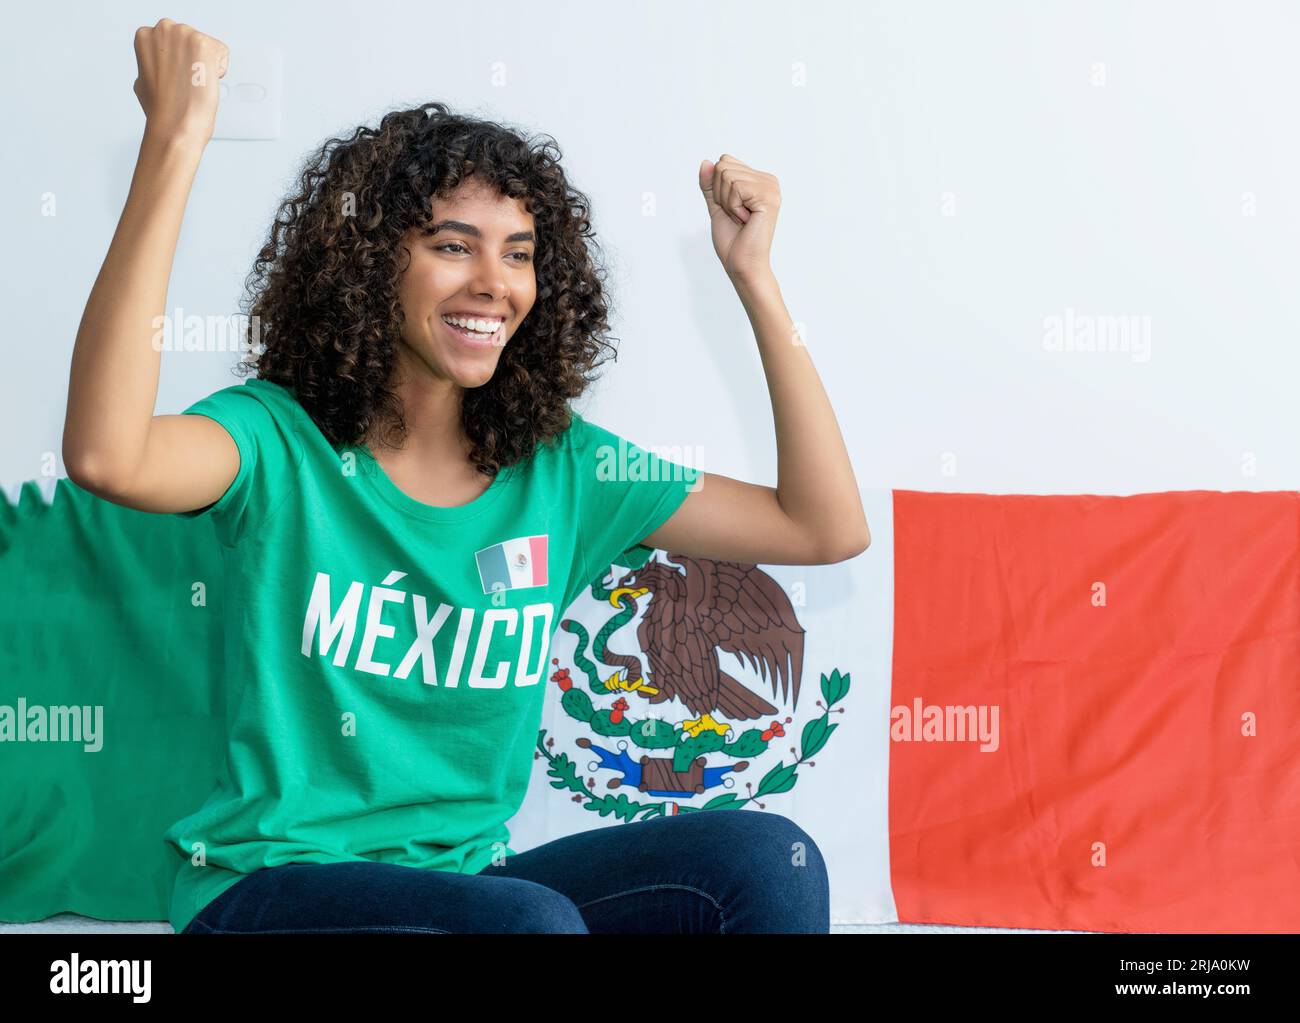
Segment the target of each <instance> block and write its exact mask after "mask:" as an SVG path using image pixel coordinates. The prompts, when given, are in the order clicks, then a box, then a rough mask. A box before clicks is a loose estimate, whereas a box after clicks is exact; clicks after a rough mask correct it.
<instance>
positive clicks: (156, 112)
mask: <svg viewBox="0 0 1300 1023" xmlns="http://www.w3.org/2000/svg"><path fill="white" fill-rule="evenodd" d="M135 52H136V61H137V63H138V65H139V78H137V80H136V83H135V93H136V96H137V97H139V100H140V105H141V106H142V107H143V108H144V112H145V118H146V122H145V131H144V137H143V139H142V140H141V143H140V153H139V156H138V157H137V159H136V166H135V174H134V176H133V177H132V179H131V189H130V192H129V194H128V195H127V200H126V206H125V207H124V208H123V210H122V216H121V218H120V219H119V220H118V224H117V231H116V232H115V233H114V235H113V241H112V243H111V244H110V246H109V249H108V255H107V256H106V257H105V258H104V265H103V266H102V267H101V268H100V271H99V277H98V278H96V280H95V286H94V288H93V289H92V290H91V292H90V298H89V299H88V300H87V302H86V310H85V312H84V313H83V314H82V318H81V325H80V327H79V328H78V330H77V340H76V344H75V346H74V348H73V352H72V370H71V374H70V378H69V382H68V406H67V412H66V415H65V417H64V424H63V462H64V465H65V467H66V469H67V472H68V477H69V478H70V479H71V480H72V481H73V482H74V483H76V484H77V485H78V486H81V487H83V488H85V489H86V490H89V491H91V492H92V493H95V494H97V495H99V496H100V497H103V498H105V499H107V500H110V501H113V502H115V503H117V504H122V505H126V506H127V507H131V508H138V509H140V510H142V511H153V512H178V511H189V510H192V509H195V508H202V507H204V506H206V505H209V504H211V503H212V502H214V501H216V500H217V499H218V498H219V497H221V495H222V494H223V493H225V491H226V489H227V488H228V487H229V486H230V484H231V482H232V481H233V480H234V479H235V476H236V474H237V473H238V471H239V450H238V448H237V447H236V446H235V442H234V440H233V439H232V438H231V436H230V434H228V433H227V432H226V431H225V429H224V428H222V427H221V426H220V425H219V424H218V423H216V422H214V421H213V420H211V419H208V418H206V417H204V416H187V415H163V416H155V415H154V406H155V404H156V402H157V399H158V376H159V368H160V364H161V359H162V353H161V351H160V350H159V349H158V348H155V347H154V336H155V333H157V327H156V326H155V320H156V319H157V318H159V317H162V316H163V315H164V314H165V307H166V302H167V284H168V280H169V278H170V277H171V266H172V260H173V258H174V256H175V253H176V240H177V238H178V236H179V235H180V228H181V220H182V218H183V217H184V214H185V203H186V201H187V199H188V198H189V193H190V187H191V185H192V184H193V181H194V174H195V172H196V171H197V169H198V165H199V161H200V159H201V158H202V156H203V150H204V148H205V147H206V145H207V142H208V140H209V139H210V138H211V137H212V130H213V127H214V125H215V121H216V113H217V97H218V89H219V79H220V77H221V76H222V75H224V74H225V65H226V60H227V57H228V54H229V50H228V49H227V47H226V46H225V45H224V44H223V43H221V42H220V41H218V40H216V39H213V38H211V37H210V36H205V35H203V34H202V33H201V32H198V31H196V30H195V29H192V28H190V27H189V26H188V25H183V24H180V23H178V22H174V21H170V20H168V19H166V18H164V19H163V20H162V21H160V22H158V24H157V25H155V26H154V27H153V28H141V29H139V30H138V31H137V32H136V36H135ZM159 322H160V321H159Z"/></svg>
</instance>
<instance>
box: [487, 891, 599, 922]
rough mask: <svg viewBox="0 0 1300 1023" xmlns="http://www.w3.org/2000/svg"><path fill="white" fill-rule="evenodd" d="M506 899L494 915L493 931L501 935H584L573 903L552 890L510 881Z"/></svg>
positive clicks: (501, 902)
mask: <svg viewBox="0 0 1300 1023" xmlns="http://www.w3.org/2000/svg"><path fill="white" fill-rule="evenodd" d="M511 880H512V881H513V884H512V885H511V887H512V889H513V890H512V891H511V892H510V897H509V898H503V899H501V900H500V903H499V905H498V907H497V908H496V910H495V912H494V913H493V917H492V930H494V931H500V932H501V933H503V934H586V933H588V932H587V925H586V923H584V922H583V919H582V914H581V913H580V912H578V907H577V906H576V905H574V903H573V900H572V899H570V898H569V897H568V896H566V895H564V894H563V893H561V892H557V891H555V889H553V888H547V887H546V886H545V885H540V884H536V883H534V882H532V881H524V880H521V879H517V878H512V879H511Z"/></svg>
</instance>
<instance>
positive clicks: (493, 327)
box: [442, 316, 505, 337]
mask: <svg viewBox="0 0 1300 1023" xmlns="http://www.w3.org/2000/svg"><path fill="white" fill-rule="evenodd" d="M442 321H443V322H444V323H450V324H451V325H453V326H456V327H463V328H464V329H465V330H468V331H472V332H473V333H475V334H483V335H485V336H488V337H490V336H491V335H493V334H495V333H496V332H497V331H498V330H499V329H501V325H502V324H503V323H505V320H468V319H465V318H464V317H463V316H444V317H443V318H442Z"/></svg>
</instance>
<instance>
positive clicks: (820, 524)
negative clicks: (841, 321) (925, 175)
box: [642, 153, 871, 565]
mask: <svg viewBox="0 0 1300 1023" xmlns="http://www.w3.org/2000/svg"><path fill="white" fill-rule="evenodd" d="M700 190H701V191H702V192H703V194H704V200H705V204H706V205H707V207H708V210H709V218H710V220H711V222H712V232H713V247H714V249H715V251H716V252H717V254H718V258H719V259H721V260H722V265H723V269H725V270H726V272H727V276H728V278H730V280H731V282H732V284H733V286H734V287H735V289H736V293H737V295H738V296H739V297H740V301H741V303H742V304H743V305H744V307H745V312H746V313H747V314H748V316H749V322H750V324H751V325H752V326H753V328H754V338H755V340H756V341H757V342H758V352H759V356H760V358H761V359H762V362H763V372H764V374H765V375H766V377H767V389H768V392H769V394H770V395H771V399H772V418H773V420H774V421H775V424H776V449H777V470H776V474H777V484H776V486H775V487H765V486H759V485H757V484H754V483H745V482H742V481H740V480H735V479H732V478H730V477H728V476H720V475H717V474H715V473H701V474H700V482H699V484H698V489H696V490H693V491H692V492H691V493H689V494H688V495H687V497H686V500H685V501H683V502H682V505H681V507H679V508H678V509H677V511H676V512H674V513H673V515H672V517H670V518H669V519H668V521H666V522H665V523H664V524H663V525H662V526H660V527H659V528H658V529H656V530H655V531H654V532H653V533H651V534H650V535H649V536H647V537H646V538H645V539H644V540H643V541H642V542H643V543H645V544H646V545H647V546H649V547H657V548H661V549H663V550H667V551H670V552H673V553H678V554H687V555H691V556H693V557H702V558H712V559H715V560H718V561H739V562H743V563H746V564H769V565H821V564H831V563H834V562H838V561H846V560H848V559H849V558H852V557H854V556H856V555H858V554H861V553H862V552H863V551H864V550H866V549H867V547H868V546H869V545H870V543H871V531H870V529H869V528H868V526H867V518H866V513H865V512H864V511H863V509H862V498H861V496H860V495H859V493H858V483H857V479H856V478H855V477H854V475H853V464H852V462H851V461H850V459H849V453H848V450H847V449H846V448H845V446H844V438H843V437H842V436H841V435H840V428H839V423H838V422H836V419H835V412H834V410H833V409H832V408H831V404H830V401H829V400H828V399H827V397H826V392H825V390H824V389H823V388H822V383H821V379H820V378H819V377H818V376H817V370H816V369H815V368H814V367H813V364H812V358H811V357H810V356H809V355H808V349H807V348H806V347H805V346H804V344H803V342H802V339H801V338H800V337H799V336H798V333H797V331H796V330H795V326H794V322H793V320H792V319H791V317H790V313H789V312H788V310H787V309H786V307H785V302H784V300H783V299H782V297H781V289H780V287H779V286H778V284H777V280H776V275H775V274H774V273H773V272H772V267H771V261H770V254H771V249H772V236H773V234H774V233H775V230H776V217H777V213H778V211H779V209H780V205H781V189H780V185H779V183H778V182H777V179H776V178H775V177H774V176H773V175H771V174H767V173H764V172H763V171H758V170H754V169H753V168H752V167H748V166H746V165H745V164H743V163H741V162H740V161H739V160H737V159H735V158H734V157H732V156H730V155H728V154H725V153H724V154H723V155H722V157H721V158H720V159H719V160H718V162H717V163H716V164H714V163H712V162H711V161H709V160H705V161H703V162H702V163H701V164H700Z"/></svg>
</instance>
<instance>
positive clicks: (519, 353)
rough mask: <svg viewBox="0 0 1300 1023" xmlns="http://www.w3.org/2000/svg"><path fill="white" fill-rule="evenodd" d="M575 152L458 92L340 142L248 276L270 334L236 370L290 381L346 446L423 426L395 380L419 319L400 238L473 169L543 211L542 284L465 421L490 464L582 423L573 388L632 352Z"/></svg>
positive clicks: (494, 466)
mask: <svg viewBox="0 0 1300 1023" xmlns="http://www.w3.org/2000/svg"><path fill="white" fill-rule="evenodd" d="M560 156H561V153H560V149H559V146H558V144H557V143H556V142H555V139H554V138H553V137H551V136H550V135H542V136H534V137H532V138H530V137H525V136H524V135H522V134H520V133H519V132H517V131H516V130H514V129H512V128H508V127H505V126H504V125H502V124H499V123H496V122H493V121H487V120H481V119H479V118H474V117H468V116H463V115H457V114H453V113H452V112H451V111H450V110H449V108H448V107H447V106H446V105H445V104H443V103H424V104H422V105H420V106H418V107H415V108H413V109H409V110H395V111H392V112H390V113H388V114H385V115H384V117H383V119H382V120H381V121H380V122H379V126H378V127H377V128H371V127H367V126H362V127H359V128H357V129H356V130H355V131H354V132H353V134H352V136H351V137H350V138H332V139H329V140H328V141H326V142H324V143H323V144H322V145H321V147H320V148H319V150H317V151H315V152H314V153H313V154H312V155H311V156H310V157H309V158H308V159H307V162H306V163H305V165H304V166H303V169H302V170H301V172H300V176H299V178H298V181H297V191H296V194H292V195H290V196H289V197H288V198H286V199H285V200H284V201H283V202H282V204H281V205H280V208H279V211H278V212H277V214H276V217H275V221H274V223H273V224H272V226H271V230H270V234H269V237H268V238H267V241H266V243H265V244H264V245H263V246H262V248H261V250H260V251H259V252H258V254H257V258H256V260H255V261H254V264H253V269H252V271H251V272H250V273H249V275H248V278H247V279H246V282H245V288H246V297H245V299H244V301H243V302H242V303H241V308H242V310H243V312H244V313H245V315H247V316H250V317H252V318H253V320H252V322H253V323H256V324H257V326H258V331H259V334H260V337H259V339H258V340H259V345H258V346H257V347H255V348H253V349H252V351H251V352H250V353H249V354H248V355H247V356H246V357H245V359H244V360H243V361H242V362H241V363H240V364H239V367H237V368H236V372H237V373H238V374H239V375H240V376H245V375H248V374H250V373H252V372H253V371H254V370H255V371H256V374H257V376H258V377H259V378H261V379H264V380H271V381H274V382H275V383H278V384H282V385H284V386H286V387H288V388H290V389H291V390H292V391H293V393H294V394H295V396H296V397H297V399H298V401H299V402H300V403H301V404H302V406H303V408H304V409H305V410H306V411H307V413H308V414H309V415H310V416H311V417H312V419H313V420H314V421H315V422H316V424H317V426H319V427H320V430H321V432H322V433H323V434H324V435H325V436H326V438H328V440H329V441H330V443H331V445H333V446H334V447H335V448H336V449H337V448H338V447H339V446H340V445H344V444H350V445H355V444H359V443H361V442H362V441H363V440H364V439H365V438H366V437H367V436H370V435H375V436H380V437H382V438H383V440H384V442H385V443H393V444H397V445H400V444H401V442H402V441H403V440H404V439H405V436H406V431H407V426H406V422H405V419H404V417H403V414H402V407H401V399H400V397H399V396H398V395H397V394H396V393H395V392H393V391H392V390H390V388H389V386H388V385H389V383H390V381H391V379H392V373H393V369H394V366H395V365H396V359H397V346H398V344H399V342H400V339H401V328H402V320H403V313H402V307H401V304H400V301H399V298H398V280H399V276H400V274H401V272H402V270H403V269H404V266H403V265H402V261H401V256H402V247H401V244H400V242H401V240H402V238H403V235H404V234H405V233H406V232H407V231H408V230H409V229H410V228H413V227H417V226H419V227H424V226H428V225H429V224H430V223H431V222H432V204H431V199H433V198H435V197H438V198H442V197H445V196H446V195H447V194H449V193H450V192H451V191H452V190H454V189H455V188H456V187H457V185H459V184H460V183H461V182H462V181H463V180H464V179H465V178H467V177H469V176H470V175H473V176H474V177H475V178H476V179H478V180H483V181H485V182H488V183H491V184H492V185H493V186H495V188H496V189H497V191H498V192H500V193H501V194H502V195H504V196H507V197H509V198H517V199H523V200H524V205H525V208H526V209H527V211H528V212H529V213H531V214H532V215H533V218H534V224H535V231H536V234H537V242H536V249H535V253H534V267H535V273H536V277H537V297H536V301H535V303H534V305H533V307H532V309H531V310H530V311H529V313H528V315H527V316H526V317H525V318H524V321H523V323H522V324H521V325H520V327H519V329H518V330H517V331H516V333H515V334H514V335H513V336H512V337H511V339H510V342H509V343H508V344H507V345H506V346H505V347H504V348H503V349H502V351H501V354H500V357H499V360H498V362H497V367H496V371H495V372H494V373H493V375H492V378H491V379H490V380H489V381H488V382H487V383H485V384H484V385H483V386H481V387H476V388H471V389H466V390H465V391H464V393H463V400H462V404H461V422H462V425H463V427H464V430H465V433H466V435H467V436H468V438H469V441H470V444H471V458H472V460H473V462H474V464H475V465H476V467H477V468H478V470H479V471H480V472H483V473H486V474H487V475H489V476H495V475H496V474H497V472H498V471H499V470H500V469H502V468H504V467H506V466H510V465H513V464H515V463H516V462H519V461H521V460H523V459H525V458H527V457H529V456H530V455H531V454H532V453H533V450H534V448H535V447H536V445H537V444H539V443H542V442H545V441H547V440H548V439H549V438H550V437H553V436H554V435H556V434H558V433H561V432H563V431H564V430H565V429H566V428H567V427H568V425H569V411H568V400H569V399H572V398H575V397H577V396H578V395H580V394H582V392H583V391H584V390H586V388H587V386H588V385H589V384H590V383H591V381H592V377H591V376H590V374H591V371H592V370H593V369H595V368H596V367H597V366H599V365H602V364H603V362H604V360H600V361H597V359H598V356H599V355H600V354H601V353H602V352H604V351H609V352H612V353H613V355H614V357H615V358H617V350H616V349H615V348H614V346H613V345H612V344H610V342H609V338H608V335H607V334H606V331H607V329H608V327H609V323H608V314H609V309H608V306H607V302H606V298H605V292H604V288H603V286H602V285H603V281H604V278H605V270H604V268H603V267H602V266H601V265H600V264H598V263H597V261H596V259H595V257H594V255H593V250H595V251H598V250H599V244H598V243H597V242H596V240H595V233H594V231H593V229H592V226H591V218H590V204H589V200H588V199H587V197H586V196H585V195H584V194H583V193H581V192H579V191H576V190H575V189H573V188H572V187H570V185H569V183H568V181H567V179H566V178H565V174H564V170H563V168H561V166H560V163H559V160H560ZM348 199H350V200H351V201H352V204H353V205H354V207H355V208H354V209H349V208H348V207H347V206H345V200H348ZM614 340H617V338H614ZM253 352H256V353H257V354H256V356H254V354H253Z"/></svg>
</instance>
